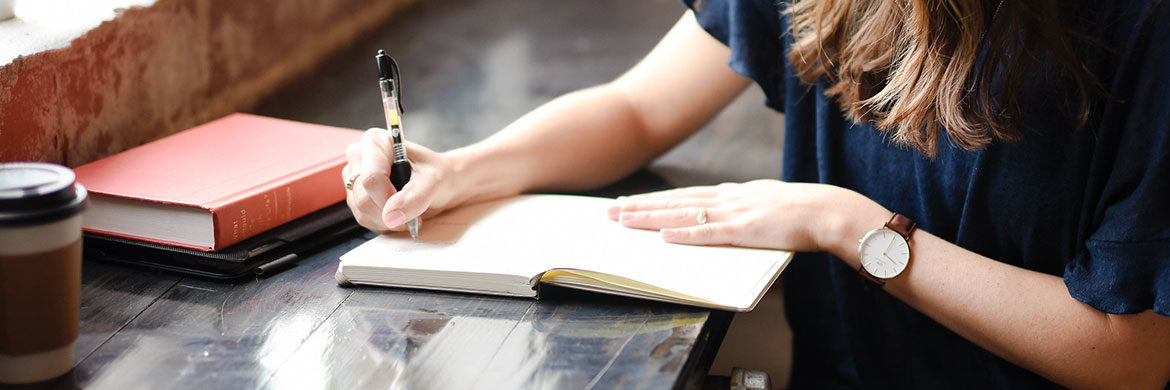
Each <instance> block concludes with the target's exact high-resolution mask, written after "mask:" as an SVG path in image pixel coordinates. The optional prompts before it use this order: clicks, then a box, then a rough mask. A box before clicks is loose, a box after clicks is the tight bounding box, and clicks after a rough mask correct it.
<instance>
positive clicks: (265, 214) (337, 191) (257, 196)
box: [211, 161, 345, 250]
mask: <svg viewBox="0 0 1170 390" xmlns="http://www.w3.org/2000/svg"><path fill="white" fill-rule="evenodd" d="M343 164H344V161H334V162H331V164H329V165H328V166H327V167H326V168H325V169H315V170H311V171H308V172H304V173H302V174H300V175H294V176H292V177H289V178H287V179H286V180H283V181H279V182H274V183H273V184H272V185H269V186H264V187H263V189H261V190H258V191H251V192H249V194H248V195H245V196H242V197H240V198H238V199H231V200H230V201H226V202H224V203H222V204H220V205H218V206H216V207H214V208H213V209H212V210H211V211H212V222H213V223H214V224H215V248H214V250H220V249H223V248H225V247H228V246H230V245H232V244H235V243H238V242H240V241H243V240H245V239H247V238H249V237H252V236H255V235H257V234H260V233H262V232H264V231H266V230H269V229H272V228H275V227H277V226H280V225H281V224H284V223H286V222H289V221H292V220H294V219H297V218H300V217H303V216H305V215H307V214H309V213H312V212H314V211H317V210H320V209H323V208H325V207H326V206H329V205H332V204H334V203H337V202H341V201H343V200H345V187H344V186H343V185H342V183H341V167H342V165H343Z"/></svg>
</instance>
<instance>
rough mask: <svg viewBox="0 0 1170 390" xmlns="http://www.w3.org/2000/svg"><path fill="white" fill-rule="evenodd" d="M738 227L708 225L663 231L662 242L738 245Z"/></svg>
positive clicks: (724, 224) (718, 223)
mask: <svg viewBox="0 0 1170 390" xmlns="http://www.w3.org/2000/svg"><path fill="white" fill-rule="evenodd" d="M739 230H740V229H739V228H738V225H736V224H734V223H730V222H717V223H707V224H703V225H696V226H690V227H684V228H677V229H662V232H661V234H662V240H663V241H666V242H669V243H674V244H684V245H738V244H737V238H738V237H739V236H740V234H741V233H739Z"/></svg>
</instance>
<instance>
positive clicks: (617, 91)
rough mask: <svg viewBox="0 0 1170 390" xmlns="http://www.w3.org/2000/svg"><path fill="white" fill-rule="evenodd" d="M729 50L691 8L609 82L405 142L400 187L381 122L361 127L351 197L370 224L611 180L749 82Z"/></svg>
mask: <svg viewBox="0 0 1170 390" xmlns="http://www.w3.org/2000/svg"><path fill="white" fill-rule="evenodd" d="M729 57H730V50H729V49H728V48H727V47H726V46H724V45H723V44H722V43H720V42H719V41H717V40H715V39H714V38H712V37H711V36H710V35H709V34H707V33H706V32H705V31H703V30H702V28H701V27H699V25H698V23H697V21H696V20H695V17H694V15H693V14H692V13H691V12H689V11H688V12H687V13H686V14H685V15H683V17H682V18H681V19H679V21H678V23H676V24H675V26H674V27H673V28H671V30H670V31H669V32H668V33H667V34H666V36H664V37H663V38H662V40H661V41H660V42H659V43H658V45H657V46H655V48H654V49H653V50H652V51H651V52H650V53H649V54H648V55H647V56H646V57H645V58H643V59H642V61H641V62H639V63H638V64H637V65H635V66H634V67H633V68H631V69H630V70H629V71H628V72H626V73H625V74H624V75H622V76H621V77H619V78H617V79H616V80H614V81H612V82H610V83H607V84H604V85H600V86H597V87H592V88H588V89H584V90H580V91H576V92H572V93H569V94H567V95H564V96H561V97H559V98H557V99H554V100H552V101H550V102H548V103H546V104H544V105H542V106H541V107H539V108H537V109H536V110H534V111H532V112H530V113H528V114H527V115H525V116H523V117H521V118H520V119H518V120H516V121H515V122H513V123H512V124H510V125H508V127H506V128H504V129H503V130H501V131H500V132H498V133H496V134H495V135H493V136H491V137H489V138H487V139H485V140H483V141H480V142H478V143H475V144H472V145H469V146H466V147H463V148H459V149H455V150H452V151H449V152H445V153H435V152H432V151H430V150H427V149H426V148H423V147H421V146H417V145H410V148H409V154H410V156H411V158H412V160H413V161H414V162H415V172H414V173H413V175H412V178H411V181H410V183H408V184H407V186H406V187H404V188H403V190H402V191H401V192H400V193H394V189H393V187H391V186H390V183H389V180H388V179H387V175H386V166H388V165H389V161H388V159H387V158H386V156H387V153H386V152H387V151H388V150H389V148H388V145H389V143H388V142H386V140H385V132H384V131H381V132H373V131H371V132H367V133H372V135H371V134H367V136H366V137H365V138H364V139H363V141H362V144H361V145H357V144H355V146H351V148H350V150H349V151H348V153H347V155H348V156H349V165H347V167H346V170H345V173H344V174H345V175H346V176H348V175H349V174H350V173H351V172H360V173H361V176H360V180H359V181H358V182H357V183H356V184H355V189H354V191H353V192H352V193H351V194H350V198H349V199H348V200H349V204H350V207H351V209H353V210H354V213H355V215H357V216H358V221H359V222H361V223H362V225H363V226H366V227H367V228H370V229H371V230H375V231H385V230H391V229H390V228H393V230H399V229H401V225H402V224H403V223H404V222H405V221H407V220H409V219H411V218H414V217H415V216H418V215H420V214H422V213H423V212H424V211H427V210H428V209H429V210H432V211H441V210H444V209H447V208H450V207H453V206H457V205H459V204H463V203H467V202H474V201H480V200H487V199H493V198H499V197H504V196H509V195H515V194H519V193H522V192H526V191H579V190H586V189H591V188H596V187H600V186H603V185H606V184H609V183H612V182H615V181H617V180H619V179H621V178H622V177H625V176H627V175H629V174H631V173H633V172H634V171H636V170H637V169H639V168H641V167H643V166H645V165H646V164H648V163H649V162H650V161H651V160H653V159H654V158H656V157H657V156H659V155H661V154H662V153H665V152H666V151H667V150H669V149H670V148H672V147H674V146H675V145H677V144H678V143H680V142H682V141H683V140H684V139H686V138H687V137H688V136H690V135H691V134H693V133H694V132H695V131H697V130H699V129H700V128H702V126H703V125H705V124H706V123H707V122H708V121H710V120H711V119H712V118H713V117H714V116H715V115H716V114H717V113H718V112H719V111H720V110H722V109H723V108H724V107H725V106H727V105H728V104H729V103H731V101H732V100H734V99H735V97H736V96H738V95H739V93H740V92H742V91H743V90H744V88H746V87H747V85H748V84H749V82H750V80H749V79H747V78H745V77H743V76H740V75H738V74H736V73H735V72H733V71H732V70H731V69H730V68H729V67H728V66H727V61H728V59H729ZM379 154H380V155H379ZM388 227H389V228H388Z"/></svg>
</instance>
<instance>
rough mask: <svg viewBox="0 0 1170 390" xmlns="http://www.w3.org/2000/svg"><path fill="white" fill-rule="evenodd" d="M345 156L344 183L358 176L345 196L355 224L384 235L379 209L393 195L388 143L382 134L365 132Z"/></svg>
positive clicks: (385, 229)
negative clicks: (389, 170)
mask: <svg viewBox="0 0 1170 390" xmlns="http://www.w3.org/2000/svg"><path fill="white" fill-rule="evenodd" d="M345 155H346V160H347V162H348V164H347V165H346V166H345V168H343V169H342V174H343V175H344V180H349V178H350V177H351V176H352V175H354V174H357V175H358V176H357V180H355V181H354V182H353V189H352V190H351V191H349V193H347V194H346V204H348V205H349V208H350V211H352V212H353V214H354V218H356V219H357V221H358V223H359V224H361V225H362V226H365V227H366V228H368V229H370V230H373V231H376V232H379V233H382V232H386V231H387V230H389V229H388V227H387V226H386V225H385V224H384V223H383V222H382V209H383V206H384V205H385V203H386V199H388V198H389V197H390V195H392V194H394V192H395V191H394V186H393V185H391V184H390V176H389V175H388V174H387V172H388V169H389V166H390V159H389V155H390V143H389V139H388V138H387V134H386V131H384V130H382V129H377V128H371V129H369V130H366V132H365V133H364V134H362V140H361V141H360V142H358V143H356V144H351V145H349V146H348V147H347V148H346V151H345Z"/></svg>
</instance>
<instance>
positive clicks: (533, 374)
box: [67, 0, 782, 389]
mask: <svg viewBox="0 0 1170 390" xmlns="http://www.w3.org/2000/svg"><path fill="white" fill-rule="evenodd" d="M682 11H683V8H682V6H681V5H679V4H678V3H676V2H674V1H668V0H640V1H627V0H605V1H593V0H590V1H584V0H582V1H573V2H543V1H537V0H514V1H487V0H482V1H461V2H436V1H432V2H423V3H422V4H420V5H417V6H414V7H412V8H409V9H407V10H405V11H404V12H403V13H401V14H400V16H398V17H396V18H395V19H392V20H390V21H388V22H387V23H386V25H385V27H384V28H381V29H380V30H378V31H375V32H372V33H371V34H369V35H368V36H367V37H364V38H363V39H361V40H360V41H358V42H356V43H355V44H354V45H353V46H352V47H350V48H346V49H343V50H341V51H340V52H339V54H338V55H337V56H336V57H334V59H332V60H330V61H327V62H326V63H324V64H322V65H321V67H320V69H319V71H318V72H317V73H316V74H315V75H313V76H312V77H308V78H306V79H305V80H304V81H303V82H299V83H296V84H295V85H291V86H289V87H287V88H285V89H284V90H282V91H280V92H278V93H277V94H275V96H273V97H272V98H270V99H268V100H265V101H264V102H262V103H261V104H260V105H259V106H258V107H257V109H256V110H254V112H255V113H258V114H261V115H268V116H275V117H282V118H288V119H293V120H300V121H306V122H314V123H323V124H329V125H335V126H342V127H350V128H367V127H371V126H383V125H384V123H382V122H381V121H382V117H381V111H380V101H379V100H378V97H377V93H378V91H377V86H376V81H375V71H374V61H373V54H374V52H375V51H376V49H377V48H385V49H386V50H387V51H389V52H390V53H391V54H392V55H393V56H394V57H395V58H396V59H397V60H398V62H399V63H400V64H401V66H402V77H403V80H404V84H405V85H404V104H405V108H406V110H407V111H406V115H405V116H404V117H403V120H404V124H405V125H406V126H407V129H406V132H407V136H408V138H409V139H411V140H413V141H416V142H419V143H422V144H424V145H428V146H430V147H432V148H433V149H436V150H446V149H450V148H454V147H457V146H461V145H465V144H467V143H470V142H474V141H476V140H479V139H482V138H484V137H486V136H487V135H489V134H491V133H493V132H494V131H496V130H498V129H499V128H501V127H503V126H504V125H506V124H507V123H508V122H510V121H511V120H513V119H515V118H516V117H518V116H519V115H521V114H523V113H524V112H527V111H528V110H530V109H532V108H534V107H536V106H537V105H539V104H540V103H543V102H545V101H547V100H549V99H551V98H553V97H555V96H557V95H560V94H562V93H565V92H568V91H571V90H573V89H577V88H581V87H586V86H590V85H594V84H597V83H602V82H605V81H608V80H611V79H612V78H614V77H616V76H617V75H619V74H620V73H621V72H622V71H623V70H625V69H626V68H628V67H629V66H631V65H633V64H634V63H635V62H636V61H637V60H638V59H640V58H641V56H642V55H644V54H645V53H646V52H647V51H648V50H649V49H650V48H651V47H652V46H653V45H654V43H655V42H656V41H657V39H658V38H659V37H660V36H661V34H662V33H664V32H665V31H666V30H667V29H668V28H669V27H670V25H671V24H673V22H674V21H675V20H676V19H677V18H678V16H679V15H681V14H682ZM781 121H782V119H781V117H780V116H779V115H775V114H771V113H769V112H767V111H766V110H765V109H764V108H763V106H762V95H761V94H760V93H759V92H758V91H756V90H754V89H753V90H752V91H750V92H748V93H746V94H745V95H744V96H743V97H741V99H740V100H739V101H737V103H736V104H734V105H733V106H732V107H731V108H730V109H728V110H727V111H725V112H724V114H722V115H721V116H720V117H719V118H718V119H717V120H716V121H715V122H714V123H712V124H711V125H710V126H708V127H707V128H706V129H704V130H703V131H702V132H700V133H699V134H697V135H696V136H695V137H692V139H690V140H688V141H687V142H686V143H684V144H683V145H680V147H679V148H676V149H675V150H674V151H672V152H671V153H670V154H667V155H666V156H664V157H663V158H661V159H659V160H658V161H656V162H655V163H654V164H653V165H652V166H651V167H649V168H648V169H647V170H645V171H642V172H639V173H638V174H635V175H634V176H632V177H631V178H628V179H626V180H624V181H623V182H621V183H618V184H615V185H614V186H610V187H607V188H605V189H601V190H599V191H598V192H597V193H596V194H601V195H618V194H623V193H630V192H639V191H645V190H651V189H658V188H664V187H675V186H685V185H698V184H714V183H718V182H723V181H743V180H749V179H753V178H761V177H766V178H777V177H779V174H780V152H779V150H780V146H781V143H782V133H781V130H780V129H782V123H781ZM338 180H339V181H338V183H339V184H338V185H340V178H339V179H338ZM370 237H371V235H370V234H369V233H364V234H362V233H358V234H354V235H352V236H350V237H348V238H345V239H342V240H340V241H337V242H332V243H330V244H329V245H327V246H325V247H324V248H322V249H321V250H319V251H317V252H315V253H313V254H312V255H310V256H308V257H307V258H305V259H304V260H302V261H301V262H300V263H299V264H298V265H297V266H295V267H293V268H291V269H288V270H285V271H283V272H281V273H278V274H276V275H275V276H272V277H270V278H265V279H255V280H245V281H240V282H236V283H224V282H217V281H210V280H202V279H198V278H190V277H183V276H180V275H174V274H168V273H159V272H154V271H149V270H142V269H137V268H132V267H126V266H121V265H114V264H106V263H100V262H94V261H87V262H86V263H85V266H84V271H83V290H82V310H81V336H80V338H79V339H78V341H77V345H76V360H77V366H76V368H75V369H74V371H73V372H72V374H71V377H69V378H67V380H68V381H69V382H76V384H78V385H80V386H82V387H93V388H145V389H157V388H200V389H220V388H344V389H350V388H389V387H394V388H399V387H400V388H442V389H453V388H586V389H588V388H599V389H603V388H671V387H688V386H693V385H696V384H697V383H698V382H696V380H700V381H701V380H702V377H703V375H704V374H705V370H706V369H705V365H707V364H709V363H710V359H711V358H712V357H713V354H714V349H715V348H717V347H718V345H719V342H720V340H721V338H722V337H723V332H724V331H725V330H726V327H727V324H728V323H729V322H730V319H731V315H730V314H729V313H723V312H712V311H709V310H704V309H696V308H689V307H683V306H675V305H666V304H658V303H652V302H646V301H637V300H628V299H618V298H611V297H605V296H597V295H590V294H582V293H576V294H575V293H564V294H561V296H559V297H556V298H555V299H547V300H541V301H536V300H528V299H511V298H497V297H489V296H475V295H461V294H447V293H437V292H425V291H412V290H400V289H383V288H343V287H339V286H337V284H336V282H335V281H334V279H333V273H334V270H335V269H336V267H337V258H338V256H340V255H341V254H342V253H344V252H345V251H347V250H349V249H351V248H353V247H355V246H357V245H358V244H360V243H361V242H363V241H364V240H366V239H368V238H370Z"/></svg>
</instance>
